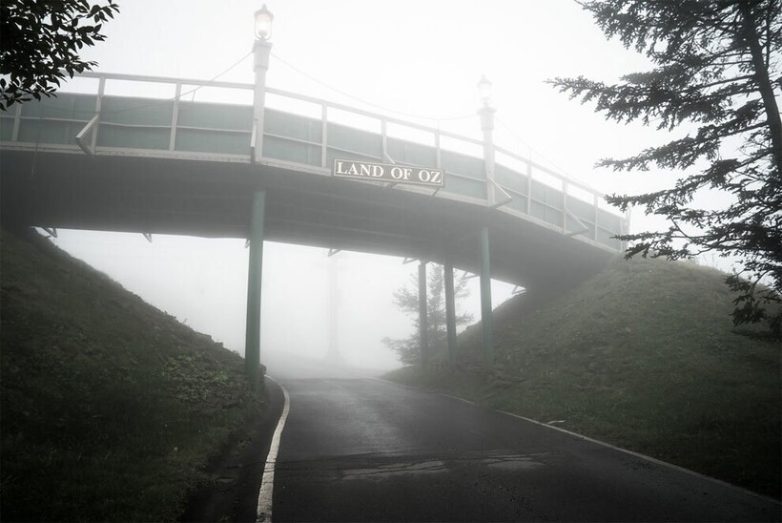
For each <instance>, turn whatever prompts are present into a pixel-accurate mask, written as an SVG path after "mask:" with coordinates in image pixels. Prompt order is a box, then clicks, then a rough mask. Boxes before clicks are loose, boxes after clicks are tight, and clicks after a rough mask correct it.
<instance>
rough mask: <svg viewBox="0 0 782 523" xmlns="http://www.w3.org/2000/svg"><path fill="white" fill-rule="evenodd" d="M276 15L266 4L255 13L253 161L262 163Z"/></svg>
mask: <svg viewBox="0 0 782 523" xmlns="http://www.w3.org/2000/svg"><path fill="white" fill-rule="evenodd" d="M273 20H274V15H272V13H271V11H269V10H268V9H267V8H266V4H263V7H261V8H260V9H258V10H257V11H256V12H255V45H254V47H253V54H254V55H255V92H254V95H253V143H252V150H253V154H252V160H253V161H254V162H258V161H260V159H261V158H262V157H263V109H264V105H265V98H266V71H267V70H268V69H269V55H270V54H271V51H272V44H271V42H269V38H270V37H271V34H272V21H273Z"/></svg>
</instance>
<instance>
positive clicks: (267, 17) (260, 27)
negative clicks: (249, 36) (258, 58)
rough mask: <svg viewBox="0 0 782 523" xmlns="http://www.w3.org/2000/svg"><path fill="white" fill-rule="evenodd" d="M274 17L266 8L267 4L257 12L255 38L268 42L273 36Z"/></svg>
mask: <svg viewBox="0 0 782 523" xmlns="http://www.w3.org/2000/svg"><path fill="white" fill-rule="evenodd" d="M273 21H274V15H273V14H272V13H271V11H269V10H268V9H267V8H266V4H263V7H261V8H260V9H258V10H257V11H256V12H255V38H257V39H259V40H264V41H266V40H268V39H269V38H271V36H272V22H273Z"/></svg>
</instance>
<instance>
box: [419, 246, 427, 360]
mask: <svg viewBox="0 0 782 523" xmlns="http://www.w3.org/2000/svg"><path fill="white" fill-rule="evenodd" d="M426 301H427V300H426V262H425V261H422V262H421V263H420V264H419V265H418V330H419V337H420V341H421V365H422V366H423V365H426V364H427V363H428V361H429V347H428V344H429V334H428V326H429V320H428V318H427V316H428V314H427V310H426V309H427V307H426Z"/></svg>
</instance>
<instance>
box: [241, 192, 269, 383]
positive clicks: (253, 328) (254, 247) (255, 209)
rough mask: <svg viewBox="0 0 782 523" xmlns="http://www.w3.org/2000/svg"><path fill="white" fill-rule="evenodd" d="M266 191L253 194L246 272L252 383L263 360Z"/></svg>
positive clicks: (247, 359) (248, 363) (246, 350)
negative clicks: (262, 309)
mask: <svg viewBox="0 0 782 523" xmlns="http://www.w3.org/2000/svg"><path fill="white" fill-rule="evenodd" d="M265 207H266V193H265V192H264V191H258V192H256V193H255V194H254V195H253V201H252V209H251V211H250V237H249V240H250V261H249V267H248V273H247V323H246V325H247V330H246V333H245V344H244V365H245V370H246V372H247V377H248V378H249V380H250V383H251V384H252V386H253V387H255V385H256V384H257V383H258V369H259V368H260V364H261V280H262V274H263V221H264V214H265Z"/></svg>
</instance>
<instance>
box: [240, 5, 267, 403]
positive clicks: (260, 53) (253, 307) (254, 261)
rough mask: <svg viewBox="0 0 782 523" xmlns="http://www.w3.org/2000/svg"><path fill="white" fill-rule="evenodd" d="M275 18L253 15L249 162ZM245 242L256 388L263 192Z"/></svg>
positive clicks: (258, 151) (258, 131) (259, 146)
mask: <svg viewBox="0 0 782 523" xmlns="http://www.w3.org/2000/svg"><path fill="white" fill-rule="evenodd" d="M273 19H274V17H273V16H272V14H271V13H270V12H269V10H268V9H266V5H264V6H263V7H262V8H261V9H259V10H258V11H256V12H255V47H254V52H255V95H254V97H253V143H252V144H251V149H252V161H253V162H258V161H259V160H260V159H261V158H262V157H263V109H264V93H265V91H266V70H267V69H268V68H269V53H270V52H271V49H272V45H271V44H270V43H269V41H268V40H269V37H270V36H271V30H272V20H273ZM249 214H250V223H249V226H248V240H249V244H250V256H249V264H248V265H249V267H248V273H247V319H246V332H245V342H244V364H245V369H246V371H247V377H248V380H249V381H250V384H251V386H252V387H253V388H255V387H257V386H259V380H258V374H259V371H260V368H261V366H260V365H261V283H262V275H263V229H264V223H263V222H264V217H265V215H266V191H263V190H260V189H256V190H255V192H254V193H253V199H252V203H251V204H250V213H249Z"/></svg>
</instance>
